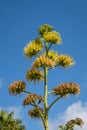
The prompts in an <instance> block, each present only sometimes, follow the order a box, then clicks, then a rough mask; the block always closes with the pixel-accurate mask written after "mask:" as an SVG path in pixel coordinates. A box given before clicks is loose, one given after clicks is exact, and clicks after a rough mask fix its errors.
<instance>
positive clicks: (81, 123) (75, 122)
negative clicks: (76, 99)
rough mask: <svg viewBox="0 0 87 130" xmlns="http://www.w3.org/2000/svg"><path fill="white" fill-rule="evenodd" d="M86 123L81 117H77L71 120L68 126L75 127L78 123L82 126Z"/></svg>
mask: <svg viewBox="0 0 87 130" xmlns="http://www.w3.org/2000/svg"><path fill="white" fill-rule="evenodd" d="M83 124H84V122H83V120H82V119H80V118H76V119H73V120H70V121H69V122H67V124H66V126H67V128H72V127H74V125H78V126H81V127H82V125H83Z"/></svg>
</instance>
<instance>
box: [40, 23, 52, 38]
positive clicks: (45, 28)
mask: <svg viewBox="0 0 87 130" xmlns="http://www.w3.org/2000/svg"><path fill="white" fill-rule="evenodd" d="M52 30H53V27H52V26H50V25H48V24H44V25H41V26H40V27H39V28H38V33H39V34H40V35H41V36H43V34H44V33H45V32H50V31H52Z"/></svg>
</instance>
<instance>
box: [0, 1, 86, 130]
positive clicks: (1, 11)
mask: <svg viewBox="0 0 87 130" xmlns="http://www.w3.org/2000/svg"><path fill="white" fill-rule="evenodd" d="M45 23H47V24H50V25H52V26H53V27H54V29H55V30H56V31H58V32H60V34H61V37H62V45H58V46H57V47H55V48H54V49H55V50H57V51H58V52H59V53H63V54H69V55H70V56H72V57H73V58H74V59H75V61H76V64H75V66H73V67H71V68H68V69H67V70H64V69H62V68H57V69H54V70H53V71H51V72H50V73H49V89H52V88H53V87H55V86H56V85H58V84H60V83H62V82H68V81H69V82H70V81H73V82H76V83H78V84H79V85H80V89H81V93H80V94H79V96H70V97H68V98H66V99H62V100H60V101H59V102H58V103H57V104H56V105H55V106H54V107H53V109H52V110H51V111H50V122H51V123H50V124H51V126H50V130H51V129H54V128H53V126H52V125H53V124H52V122H54V124H55V125H56V122H57V119H58V120H59V117H58V114H59V113H64V111H66V113H67V111H68V110H71V111H72V109H73V110H75V109H76V110H77V111H76V113H79V114H80V115H81V116H82V117H83V118H84V120H85V119H86V118H85V116H83V115H86V114H87V60H86V56H87V43H86V42H87V0H44V1H43V0H36V1H35V0H25V1H24V0H0V108H3V109H6V110H8V111H9V110H15V112H16V113H17V115H18V116H16V117H20V118H21V119H22V120H23V123H24V124H25V125H26V128H27V130H31V129H32V130H34V129H36V128H37V129H38V130H41V129H42V128H41V125H40V123H38V121H36V120H32V119H31V118H30V117H28V115H27V111H28V109H29V108H28V107H26V108H24V107H23V106H22V101H23V99H24V97H25V95H23V96H22V95H21V96H17V97H15V96H10V95H9V93H8V86H9V85H10V83H11V82H13V81H17V80H20V79H22V80H25V81H26V78H25V74H26V71H27V69H28V68H29V67H30V66H31V64H32V60H28V59H26V57H25V56H24V54H23V48H24V46H25V45H26V44H27V43H28V42H29V41H30V40H33V39H34V38H35V37H37V36H38V33H37V28H38V26H40V25H42V24H45ZM27 88H28V89H29V90H31V91H33V92H38V93H39V94H41V92H43V84H42V83H40V84H38V85H37V86H34V84H33V83H31V84H30V83H29V82H27ZM73 105H74V106H75V107H76V108H75V107H74V108H73ZM77 106H78V107H79V108H78V107H77ZM68 108H70V109H68ZM77 108H78V109H77ZM80 108H81V109H80ZM79 109H80V110H79ZM78 110H79V112H78ZM68 112H69V111H68ZM81 113H82V114H81ZM83 113H84V114H83ZM79 114H78V115H79ZM67 115H68V114H67ZM72 115H73V113H72ZM72 115H70V117H72ZM65 119H66V118H65ZM65 121H66V120H65ZM85 122H86V123H85V126H84V127H83V128H82V130H85V129H86V128H87V125H86V124H87V120H85ZM33 124H34V125H33ZM55 129H56V128H55ZM76 130H78V128H76Z"/></svg>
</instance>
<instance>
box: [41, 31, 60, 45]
mask: <svg viewBox="0 0 87 130" xmlns="http://www.w3.org/2000/svg"><path fill="white" fill-rule="evenodd" d="M43 39H44V40H45V42H49V43H52V44H60V43H61V37H60V34H59V33H58V32H56V31H52V32H46V33H44V35H43Z"/></svg>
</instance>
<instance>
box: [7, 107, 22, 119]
mask: <svg viewBox="0 0 87 130" xmlns="http://www.w3.org/2000/svg"><path fill="white" fill-rule="evenodd" d="M7 111H8V113H10V112H12V111H13V112H14V118H21V116H22V109H21V108H20V107H17V106H11V107H8V108H7Z"/></svg>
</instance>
